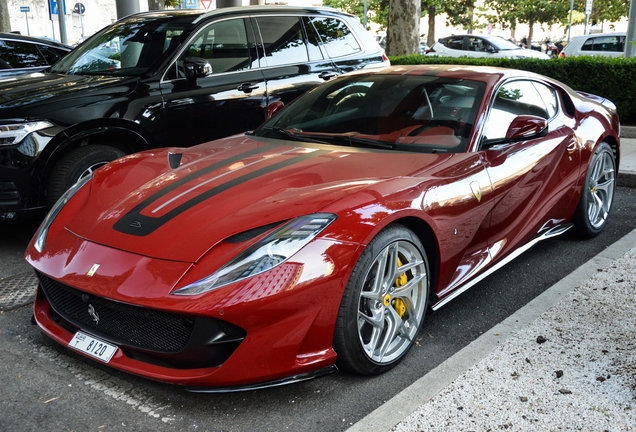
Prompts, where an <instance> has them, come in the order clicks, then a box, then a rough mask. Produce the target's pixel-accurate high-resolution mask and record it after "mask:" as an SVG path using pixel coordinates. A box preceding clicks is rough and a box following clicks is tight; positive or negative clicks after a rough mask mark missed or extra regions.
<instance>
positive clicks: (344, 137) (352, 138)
mask: <svg viewBox="0 0 636 432" xmlns="http://www.w3.org/2000/svg"><path fill="white" fill-rule="evenodd" d="M321 136H322V135H321ZM324 138H325V139H333V140H334V141H345V142H346V143H348V144H349V146H350V147H353V146H354V145H355V144H362V145H366V146H369V147H377V148H383V149H391V150H393V149H394V148H395V147H396V144H397V143H388V142H383V141H377V140H373V139H369V138H360V137H357V136H356V135H351V134H333V135H328V136H324Z"/></svg>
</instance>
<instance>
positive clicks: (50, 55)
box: [40, 46, 67, 65]
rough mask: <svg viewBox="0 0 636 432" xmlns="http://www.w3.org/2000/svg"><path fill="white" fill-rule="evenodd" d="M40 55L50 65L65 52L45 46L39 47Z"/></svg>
mask: <svg viewBox="0 0 636 432" xmlns="http://www.w3.org/2000/svg"><path fill="white" fill-rule="evenodd" d="M40 53H41V54H42V55H43V56H44V58H45V59H46V62H47V63H48V64H51V65H52V64H53V63H55V62H57V61H58V60H59V59H61V58H62V57H64V56H65V55H66V54H67V53H66V52H65V51H62V50H58V49H55V48H49V47H45V46H40Z"/></svg>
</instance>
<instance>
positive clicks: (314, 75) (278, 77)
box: [252, 15, 338, 104]
mask: <svg viewBox="0 0 636 432" xmlns="http://www.w3.org/2000/svg"><path fill="white" fill-rule="evenodd" d="M252 20H253V25H254V29H255V30H256V32H257V33H258V34H260V37H261V39H262V42H263V48H264V54H265V55H264V58H263V61H262V63H261V66H262V68H263V69H262V70H263V75H264V76H265V79H266V81H267V95H268V102H269V103H271V102H274V101H279V100H282V101H283V102H284V103H285V104H287V103H289V102H291V101H292V100H294V99H296V98H297V97H298V96H300V95H302V94H303V93H305V92H306V91H308V90H310V89H312V88H313V87H315V86H317V85H319V84H321V83H324V82H325V81H327V80H329V79H330V78H332V77H334V76H336V75H338V70H337V68H336V66H335V65H334V64H333V62H332V61H331V60H330V59H329V57H328V56H327V53H326V52H325V50H324V48H323V47H322V46H321V44H320V41H319V39H318V36H317V35H316V33H315V31H314V29H313V27H310V26H308V25H306V24H307V22H308V21H307V18H306V17H298V16H294V15H262V16H254V17H252ZM303 22H304V23H305V25H303Z"/></svg>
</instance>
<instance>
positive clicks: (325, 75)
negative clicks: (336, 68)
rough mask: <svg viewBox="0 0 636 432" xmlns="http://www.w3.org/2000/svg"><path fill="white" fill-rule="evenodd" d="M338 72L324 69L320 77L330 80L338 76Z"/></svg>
mask: <svg viewBox="0 0 636 432" xmlns="http://www.w3.org/2000/svg"><path fill="white" fill-rule="evenodd" d="M337 75H338V74H337V73H336V72H333V71H324V72H320V75H318V78H322V79H324V80H325V81H327V80H330V79H331V78H333V77H335V76H337Z"/></svg>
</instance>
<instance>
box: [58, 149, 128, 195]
mask: <svg viewBox="0 0 636 432" xmlns="http://www.w3.org/2000/svg"><path fill="white" fill-rule="evenodd" d="M124 155H125V153H124V152H122V151H121V150H118V149H116V148H113V147H109V146H105V145H91V146H86V147H79V148H77V149H75V150H73V151H71V152H70V153H69V154H67V155H66V156H64V157H63V158H62V159H61V160H60V161H59V162H58V163H57V165H56V166H55V168H53V173H52V174H51V177H50V178H49V184H48V188H47V199H46V202H47V205H48V206H49V207H51V206H53V204H55V202H56V201H57V200H58V199H59V198H60V196H62V194H63V193H64V192H66V190H67V189H68V188H70V187H71V186H73V185H74V184H75V183H76V182H77V181H78V180H79V179H81V178H82V177H85V176H87V175H89V174H91V173H92V172H93V171H95V170H96V169H97V168H99V167H101V166H103V165H106V164H107V163H108V162H111V161H114V160H115V159H118V158H120V157H122V156H124Z"/></svg>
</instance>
